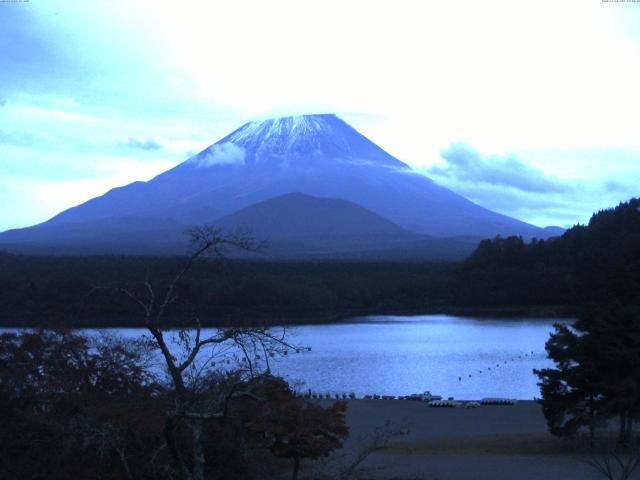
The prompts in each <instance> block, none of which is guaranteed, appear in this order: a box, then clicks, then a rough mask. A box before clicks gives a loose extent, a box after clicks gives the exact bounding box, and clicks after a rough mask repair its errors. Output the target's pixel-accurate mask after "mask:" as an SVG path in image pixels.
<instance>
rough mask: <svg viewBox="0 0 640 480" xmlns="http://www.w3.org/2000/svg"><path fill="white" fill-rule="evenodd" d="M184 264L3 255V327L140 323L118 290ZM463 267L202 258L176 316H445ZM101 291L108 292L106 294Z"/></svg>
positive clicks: (229, 319) (185, 284) (221, 319)
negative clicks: (193, 312) (452, 283)
mask: <svg viewBox="0 0 640 480" xmlns="http://www.w3.org/2000/svg"><path fill="white" fill-rule="evenodd" d="M182 261H183V259H181V258H177V257H142V256H141V257H135V256H88V257H37V256H21V255H10V254H0V322H2V323H4V324H5V325H8V324H16V325H21V324H38V325H59V324H62V325H72V326H82V325H135V324H137V322H139V315H138V314H139V312H138V310H137V307H136V306H135V305H134V304H133V303H132V302H131V301H130V300H129V299H128V298H127V297H126V296H125V295H123V294H122V293H119V292H118V291H117V288H118V287H123V286H126V287H127V288H140V287H141V285H142V282H143V281H144V280H145V278H148V279H149V280H150V281H151V282H153V283H154V285H157V286H159V287H161V286H162V285H163V284H166V282H168V281H169V279H170V278H171V277H172V276H173V275H174V274H175V272H176V270H177V269H178V268H179V267H180V265H181V262H182ZM454 268H455V265H453V264H437V263H402V262H380V263H377V262H366V263H365V262H260V261H252V262H249V261H231V260H224V261H223V260H214V259H202V260H200V261H199V263H197V264H196V265H195V266H194V268H193V269H192V271H191V272H190V273H189V277H188V278H187V279H184V281H182V282H181V283H180V285H179V289H180V297H181V298H182V299H183V301H182V302H180V303H179V304H178V305H175V306H174V307H173V308H172V311H171V312H169V316H170V317H174V318H176V319H177V318H184V317H185V315H184V314H185V311H184V309H187V308H188V309H190V310H193V309H195V310H197V312H198V314H199V316H200V318H201V320H202V321H203V322H204V323H209V324H216V323H221V324H223V323H226V324H229V323H234V324H236V323H238V322H242V321H246V322H258V323H260V322H263V321H264V322H270V323H272V322H287V321H289V320H291V321H296V322H300V321H310V322H313V321H327V320H332V319H336V318H340V317H346V316H350V315H360V314H381V313H423V312H425V311H439V310H441V309H442V308H443V307H444V306H445V305H446V304H447V303H448V297H449V294H450V288H449V285H448V282H449V280H450V278H451V273H452V271H453V269H454ZM96 287H104V288H98V289H96Z"/></svg>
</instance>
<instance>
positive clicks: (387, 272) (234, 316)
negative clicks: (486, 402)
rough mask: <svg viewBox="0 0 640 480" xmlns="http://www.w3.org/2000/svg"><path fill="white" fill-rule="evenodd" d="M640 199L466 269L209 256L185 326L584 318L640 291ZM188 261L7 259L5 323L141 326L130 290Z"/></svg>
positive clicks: (498, 246)
mask: <svg viewBox="0 0 640 480" xmlns="http://www.w3.org/2000/svg"><path fill="white" fill-rule="evenodd" d="M639 205H640V201H639V200H638V199H632V200H630V201H629V202H625V203H622V204H620V205H619V206H617V207H615V208H612V209H608V210H603V211H601V212H598V213H596V214H594V215H593V216H592V218H591V220H590V221H589V223H588V224H587V225H577V226H575V227H573V228H571V229H569V230H567V231H566V232H565V233H564V234H563V235H562V236H561V237H556V238H551V239H548V240H536V239H533V240H531V241H529V242H527V241H525V240H523V239H522V238H520V237H508V238H502V237H496V238H494V239H488V240H483V241H482V242H480V244H479V245H478V247H477V249H476V250H475V251H474V252H473V254H472V255H471V256H470V257H469V258H467V259H466V260H465V261H464V262H461V263H433V262H408V261H407V262H375V261H348V262H347V261H317V262H316V261H313V262H311V261H304V262H303V261H291V262H273V261H256V260H252V261H241V260H225V259H223V258H219V257H216V258H203V259H200V260H199V261H198V263H197V264H195V265H194V266H193V268H192V271H191V272H190V275H189V277H188V278H185V279H182V280H181V282H180V284H179V285H178V286H177V287H178V288H179V290H180V296H181V298H182V299H183V301H182V302H181V303H179V304H176V305H174V306H173V307H172V309H171V310H170V311H169V312H168V317H169V318H173V319H175V321H176V322H177V321H180V320H179V319H181V318H183V317H184V316H185V312H186V311H187V310H188V311H194V310H195V311H197V312H198V314H199V316H200V318H201V319H202V322H203V324H207V325H240V324H255V323H258V324H265V323H266V324H281V323H289V322H298V323H299V322H326V321H336V320H340V319H343V318H348V317H352V316H359V315H375V314H427V313H458V314H475V315H483V314H490V315H497V314H504V315H513V314H525V315H526V314H531V312H533V314H535V315H544V314H547V315H574V314H576V313H578V312H579V311H580V309H581V308H583V307H585V306H587V305H589V304H591V303H599V302H603V301H605V300H606V301H608V300H610V299H611V298H616V299H618V300H619V301H620V302H622V303H625V304H629V303H638V297H639V295H640V293H639V292H640V214H639V213H638V208H639ZM183 260H184V259H183V258H180V257H145V256H75V257H71V256H23V255H13V254H9V253H0V322H1V323H2V324H4V325H14V326H20V325H39V326H55V325H66V326H127V325H130V326H132V325H138V322H139V319H138V317H137V316H136V315H135V311H136V310H135V308H136V306H135V304H133V303H132V302H131V300H130V299H129V298H127V297H126V296H125V295H123V294H122V292H121V291H119V289H121V288H122V287H125V286H126V287H129V288H141V286H142V285H143V283H144V282H145V281H149V282H151V283H153V284H154V285H156V286H158V287H161V286H162V285H165V284H166V283H167V282H168V280H169V279H170V278H171V277H172V275H173V273H174V272H175V271H176V270H177V269H178V268H179V267H180V265H181V262H182V261H183Z"/></svg>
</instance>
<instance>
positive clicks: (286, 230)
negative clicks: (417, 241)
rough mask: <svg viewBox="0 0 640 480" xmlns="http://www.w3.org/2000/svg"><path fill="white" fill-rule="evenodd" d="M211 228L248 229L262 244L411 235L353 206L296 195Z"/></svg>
mask: <svg viewBox="0 0 640 480" xmlns="http://www.w3.org/2000/svg"><path fill="white" fill-rule="evenodd" d="M215 224H216V225H220V226H222V227H224V228H225V229H228V230H231V229H234V228H238V227H248V228H250V229H251V231H252V233H253V235H254V236H255V237H256V238H263V239H265V240H295V239H303V240H304V239H323V238H329V239H330V238H336V237H337V238H350V237H367V236H392V235H394V236H395V235H397V236H409V235H412V234H411V233H410V232H408V231H407V230H405V229H403V228H400V227H399V226H398V225H396V224H395V223H393V222H390V221H389V220H387V219H386V218H383V217H381V216H380V215H377V214H375V213H373V212H372V211H370V210H367V209H366V208H364V207H361V206H360V205H356V204H355V203H353V202H349V201H347V200H340V199H337V198H318V197H312V196H311V195H305V194H303V193H298V192H296V193H288V194H286V195H281V196H279V197H276V198H271V199H269V200H265V201H263V202H259V203H256V204H254V205H250V206H248V207H246V208H243V209H241V210H239V211H237V212H235V213H232V214H231V215H227V216H225V217H222V218H220V219H218V220H216V222H215Z"/></svg>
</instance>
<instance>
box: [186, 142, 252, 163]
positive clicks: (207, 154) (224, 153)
mask: <svg viewBox="0 0 640 480" xmlns="http://www.w3.org/2000/svg"><path fill="white" fill-rule="evenodd" d="M245 156H246V152H245V150H244V148H242V147H239V146H238V145H236V144H234V143H232V142H225V143H219V144H218V143H216V144H215V145H212V146H211V147H210V148H209V149H207V150H205V151H204V152H202V153H201V154H200V155H198V156H197V157H195V158H194V161H196V162H197V164H198V166H199V167H211V166H213V165H242V164H244V159H245Z"/></svg>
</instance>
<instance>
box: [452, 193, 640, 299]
mask: <svg viewBox="0 0 640 480" xmlns="http://www.w3.org/2000/svg"><path fill="white" fill-rule="evenodd" d="M454 284H455V286H456V288H455V292H454V295H453V298H452V299H451V301H452V302H453V303H455V304H469V305H478V306H482V305H514V304H515V305H573V306H580V307H582V306H586V305H589V304H602V303H608V302H610V301H611V300H612V299H616V300H617V301H619V302H620V303H622V304H630V303H638V299H639V298H640V200H638V199H632V200H630V201H629V202H626V203H621V204H620V205H619V206H617V207H616V208H612V209H608V210H603V211H600V212H598V213H596V214H594V215H593V216H592V217H591V220H590V221H589V224H588V225H586V226H583V225H578V226H575V227H573V228H571V229H570V230H567V231H566V232H565V233H564V234H563V235H562V236H561V237H558V238H552V239H549V240H547V241H542V240H534V241H532V242H530V243H525V242H524V241H523V240H522V239H521V238H518V237H509V238H500V237H498V238H495V239H493V240H484V241H482V242H481V243H480V245H479V246H478V248H477V249H476V251H475V252H474V253H473V254H472V255H471V256H470V257H469V258H468V259H467V260H466V261H465V262H464V264H463V265H462V266H461V267H460V269H459V270H458V271H457V273H456V276H455V280H454Z"/></svg>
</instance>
